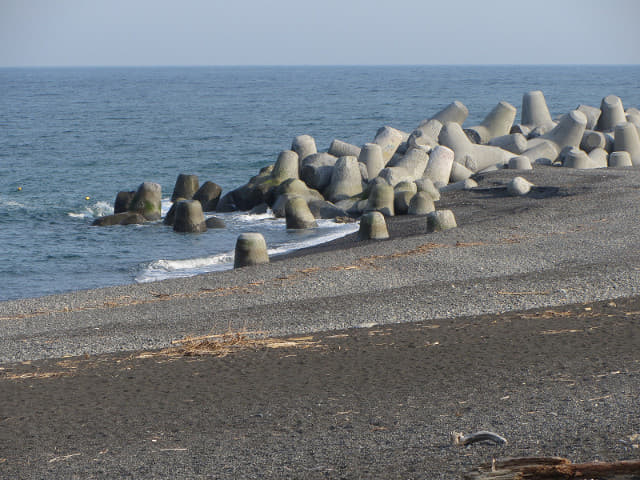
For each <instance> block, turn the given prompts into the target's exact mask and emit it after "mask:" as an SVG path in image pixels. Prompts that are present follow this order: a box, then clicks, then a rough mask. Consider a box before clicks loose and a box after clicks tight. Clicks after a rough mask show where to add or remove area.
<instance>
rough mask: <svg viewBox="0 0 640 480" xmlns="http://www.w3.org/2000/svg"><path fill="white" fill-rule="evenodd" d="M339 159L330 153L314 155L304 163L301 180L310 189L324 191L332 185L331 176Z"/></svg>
mask: <svg viewBox="0 0 640 480" xmlns="http://www.w3.org/2000/svg"><path fill="white" fill-rule="evenodd" d="M337 160H338V159H337V157H334V156H333V155H330V154H328V153H314V154H311V155H309V156H308V157H306V158H305V159H304V160H303V161H302V170H301V171H300V179H301V180H302V181H303V182H304V183H306V184H307V186H309V188H313V189H316V190H318V191H322V190H324V189H325V188H327V187H328V186H329V183H331V174H332V173H333V167H334V166H335V164H336V161H337Z"/></svg>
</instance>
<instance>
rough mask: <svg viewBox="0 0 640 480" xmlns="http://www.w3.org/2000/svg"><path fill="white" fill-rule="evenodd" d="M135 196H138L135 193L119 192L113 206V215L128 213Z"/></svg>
mask: <svg viewBox="0 0 640 480" xmlns="http://www.w3.org/2000/svg"><path fill="white" fill-rule="evenodd" d="M135 194H136V192H135V191H131V192H118V194H117V195H116V201H115V202H114V204H113V213H114V214H117V213H123V212H128V211H129V207H130V206H131V202H132V201H133V197H134V196H135Z"/></svg>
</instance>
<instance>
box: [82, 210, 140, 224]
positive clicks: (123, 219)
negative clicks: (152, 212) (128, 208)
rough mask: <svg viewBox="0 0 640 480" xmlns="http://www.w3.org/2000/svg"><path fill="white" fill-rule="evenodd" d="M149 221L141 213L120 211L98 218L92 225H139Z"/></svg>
mask: <svg viewBox="0 0 640 480" xmlns="http://www.w3.org/2000/svg"><path fill="white" fill-rule="evenodd" d="M146 221H147V219H146V218H144V216H142V215H141V214H139V213H132V212H120V213H114V214H113V215H106V216H104V217H100V218H96V219H95V220H94V221H93V223H92V224H91V225H93V226H96V227H110V226H113V225H138V224H142V223H145V222H146Z"/></svg>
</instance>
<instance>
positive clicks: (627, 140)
mask: <svg viewBox="0 0 640 480" xmlns="http://www.w3.org/2000/svg"><path fill="white" fill-rule="evenodd" d="M614 138H615V142H614V151H616V152H629V156H630V157H631V163H633V166H634V167H638V166H640V137H639V136H638V130H637V129H636V127H635V125H633V124H632V123H629V122H627V121H624V122H623V123H620V124H618V125H616V127H615V134H614Z"/></svg>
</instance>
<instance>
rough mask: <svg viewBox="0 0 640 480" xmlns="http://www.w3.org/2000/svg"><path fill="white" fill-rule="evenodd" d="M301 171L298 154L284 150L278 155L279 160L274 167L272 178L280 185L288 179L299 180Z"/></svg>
mask: <svg viewBox="0 0 640 480" xmlns="http://www.w3.org/2000/svg"><path fill="white" fill-rule="evenodd" d="M299 169H300V162H299V159H298V154H297V153H296V152H294V151H293V150H284V151H282V152H280V154H279V155H278V160H277V161H276V164H275V165H274V166H273V171H272V172H271V176H272V177H273V178H274V179H275V180H276V182H278V183H279V182H281V181H284V180H286V179H288V178H299V175H298V172H299Z"/></svg>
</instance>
